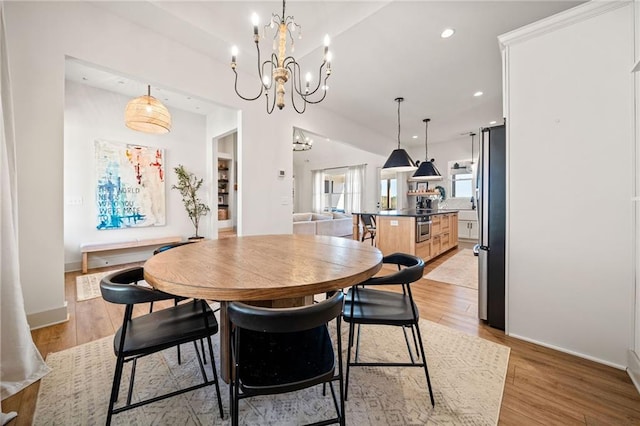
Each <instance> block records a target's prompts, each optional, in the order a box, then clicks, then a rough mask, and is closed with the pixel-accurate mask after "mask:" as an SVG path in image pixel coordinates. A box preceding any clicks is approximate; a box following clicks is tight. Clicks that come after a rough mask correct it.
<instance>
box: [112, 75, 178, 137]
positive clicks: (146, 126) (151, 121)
mask: <svg viewBox="0 0 640 426" xmlns="http://www.w3.org/2000/svg"><path fill="white" fill-rule="evenodd" d="M124 122H125V125H126V126H127V127H128V128H130V129H133V130H137V131H139V132H144V133H155V134H159V133H169V132H170V131H171V114H169V110H168V109H167V107H165V106H164V105H162V102H160V101H159V100H157V99H156V98H154V97H153V96H151V86H149V85H147V94H146V95H144V96H140V97H137V98H135V99H132V100H130V101H129V103H128V104H127V108H126V109H125V110H124Z"/></svg>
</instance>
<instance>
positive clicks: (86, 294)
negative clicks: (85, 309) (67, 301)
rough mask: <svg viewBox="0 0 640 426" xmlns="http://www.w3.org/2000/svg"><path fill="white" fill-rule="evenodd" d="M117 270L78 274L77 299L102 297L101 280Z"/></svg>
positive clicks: (142, 282)
mask: <svg viewBox="0 0 640 426" xmlns="http://www.w3.org/2000/svg"><path fill="white" fill-rule="evenodd" d="M113 272H116V271H106V272H96V273H95V274H88V275H78V276H77V277H76V301H78V302H81V301H83V300H89V299H95V298H96V297H102V294H101V293H100V280H102V278H103V277H104V276H106V275H109V274H111V273H113ZM138 285H148V284H147V283H146V282H145V281H140V282H139V283H138Z"/></svg>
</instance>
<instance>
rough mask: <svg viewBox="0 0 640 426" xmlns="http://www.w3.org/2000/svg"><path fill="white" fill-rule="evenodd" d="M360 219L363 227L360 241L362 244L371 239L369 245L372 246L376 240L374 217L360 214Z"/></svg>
mask: <svg viewBox="0 0 640 426" xmlns="http://www.w3.org/2000/svg"><path fill="white" fill-rule="evenodd" d="M360 219H361V220H362V226H363V228H362V237H361V238H360V241H361V242H364V240H368V239H371V245H374V242H375V238H376V217H375V216H374V215H372V214H361V215H360Z"/></svg>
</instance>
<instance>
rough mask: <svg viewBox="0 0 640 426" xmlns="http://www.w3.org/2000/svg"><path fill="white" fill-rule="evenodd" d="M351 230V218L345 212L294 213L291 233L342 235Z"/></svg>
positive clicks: (349, 232)
mask: <svg viewBox="0 0 640 426" xmlns="http://www.w3.org/2000/svg"><path fill="white" fill-rule="evenodd" d="M352 232H353V219H352V217H351V215H350V214H345V213H330V212H327V213H294V214H293V233H294V234H311V235H331V236H334V237H344V236H346V235H351V233H352Z"/></svg>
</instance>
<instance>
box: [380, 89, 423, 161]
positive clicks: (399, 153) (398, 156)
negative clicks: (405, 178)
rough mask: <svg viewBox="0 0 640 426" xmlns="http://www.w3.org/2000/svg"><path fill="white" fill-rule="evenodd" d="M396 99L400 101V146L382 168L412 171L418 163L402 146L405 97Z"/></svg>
mask: <svg viewBox="0 0 640 426" xmlns="http://www.w3.org/2000/svg"><path fill="white" fill-rule="evenodd" d="M395 101H396V102H397V103H398V148H397V149H394V150H393V152H392V153H391V155H390V156H389V158H388V159H387V162H386V163H384V166H382V168H383V169H385V170H390V171H395V172H412V171H414V170H415V169H416V165H415V163H414V162H413V160H412V159H411V157H409V154H407V151H405V150H404V149H401V148H400V102H402V101H404V98H396V99H395Z"/></svg>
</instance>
